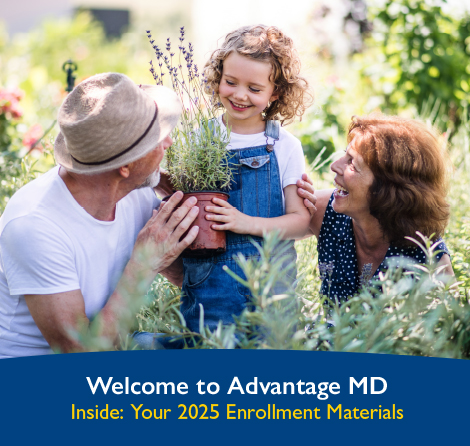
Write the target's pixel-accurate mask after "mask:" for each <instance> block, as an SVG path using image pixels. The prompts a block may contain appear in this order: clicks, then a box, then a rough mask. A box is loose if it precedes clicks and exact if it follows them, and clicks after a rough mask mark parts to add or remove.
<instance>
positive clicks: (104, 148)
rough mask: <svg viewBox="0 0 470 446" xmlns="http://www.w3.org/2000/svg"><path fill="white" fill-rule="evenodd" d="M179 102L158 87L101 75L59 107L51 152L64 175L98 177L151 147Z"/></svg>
mask: <svg viewBox="0 0 470 446" xmlns="http://www.w3.org/2000/svg"><path fill="white" fill-rule="evenodd" d="M180 114H181V103H180V101H179V99H178V97H177V96H176V94H175V93H174V92H173V91H172V90H170V89H168V88H166V87H162V86H152V85H141V86H137V85H136V84H134V82H132V81H131V80H130V79H129V78H128V77H127V76H125V75H124V74H119V73H103V74H97V75H95V76H92V77H90V78H88V79H86V80H85V81H83V82H81V83H80V84H79V85H77V86H76V87H75V88H74V90H73V91H72V92H71V93H70V94H69V95H68V96H67V98H66V99H65V101H64V103H63V104H62V106H61V107H60V110H59V115H58V118H57V120H58V123H59V127H60V133H59V135H58V136H57V138H56V141H55V145H54V153H55V157H56V160H57V162H58V163H59V164H60V165H61V166H63V167H65V168H66V169H67V170H68V171H70V172H77V173H100V172H106V171H109V170H113V169H117V168H118V167H121V166H124V165H126V164H129V163H131V162H132V161H135V160H137V159H139V158H142V157H143V156H144V155H146V154H147V153H149V152H150V151H151V150H153V149H155V147H157V145H158V144H159V143H160V142H161V141H162V140H163V139H164V138H166V137H167V136H168V135H169V134H170V132H171V131H172V130H173V128H174V127H175V126H176V124H177V122H178V119H179V116H180Z"/></svg>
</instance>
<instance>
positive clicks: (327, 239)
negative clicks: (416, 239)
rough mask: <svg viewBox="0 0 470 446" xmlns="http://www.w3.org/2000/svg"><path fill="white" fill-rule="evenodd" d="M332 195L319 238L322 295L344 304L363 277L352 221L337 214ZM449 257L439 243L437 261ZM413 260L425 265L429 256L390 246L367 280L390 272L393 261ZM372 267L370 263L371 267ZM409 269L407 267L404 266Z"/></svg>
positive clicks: (356, 290) (405, 248)
mask: <svg viewBox="0 0 470 446" xmlns="http://www.w3.org/2000/svg"><path fill="white" fill-rule="evenodd" d="M332 202H333V195H331V198H330V201H329V202H328V206H327V208H326V212H325V216H324V218H323V223H322V226H321V230H320V237H319V239H318V263H319V267H320V273H321V276H322V287H321V293H322V294H323V295H325V296H328V297H330V298H331V299H333V300H335V301H338V302H342V301H343V302H344V301H346V300H347V299H348V298H349V297H351V296H354V295H355V294H356V293H357V292H358V290H359V288H360V286H361V284H362V282H363V280H362V279H363V278H364V276H362V277H360V275H359V271H358V265H357V256H356V242H355V239H354V232H353V227H352V219H351V217H348V216H347V215H344V214H338V213H336V212H335V211H334V209H333V206H332ZM444 254H449V251H448V249H447V246H446V245H445V243H444V242H443V241H440V243H439V245H438V246H437V248H436V260H437V261H439V259H440V258H441V257H442V256H443V255H444ZM393 258H394V259H395V260H396V259H397V258H401V259H406V260H409V259H411V260H412V262H413V263H416V262H417V263H426V255H425V253H424V252H423V250H422V249H421V248H419V247H416V248H414V247H404V248H402V247H400V248H399V247H396V246H393V245H390V247H389V248H388V251H387V254H386V255H385V258H384V260H383V262H382V263H381V265H380V266H379V268H378V269H377V270H376V271H375V272H374V273H373V274H372V271H371V270H369V271H370V276H369V277H368V278H367V282H368V281H369V279H370V278H371V277H375V276H378V274H379V272H380V271H384V270H386V269H387V265H389V263H390V259H393ZM369 265H370V264H369ZM405 269H406V267H405Z"/></svg>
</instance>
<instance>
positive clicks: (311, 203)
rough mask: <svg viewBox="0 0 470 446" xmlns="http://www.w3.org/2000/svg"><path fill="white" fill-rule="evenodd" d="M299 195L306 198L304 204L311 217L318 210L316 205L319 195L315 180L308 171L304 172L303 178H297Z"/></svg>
mask: <svg viewBox="0 0 470 446" xmlns="http://www.w3.org/2000/svg"><path fill="white" fill-rule="evenodd" d="M297 195H298V196H299V197H300V198H303V199H304V206H305V207H306V208H307V209H308V211H309V212H310V217H313V215H314V214H315V212H317V208H316V206H315V205H316V204H317V197H316V195H315V189H314V188H313V182H312V180H311V179H310V178H309V177H308V175H307V174H306V173H303V174H302V179H301V180H297Z"/></svg>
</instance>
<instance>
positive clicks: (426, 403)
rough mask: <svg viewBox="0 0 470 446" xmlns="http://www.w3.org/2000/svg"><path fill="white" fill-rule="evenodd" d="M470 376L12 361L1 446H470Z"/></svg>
mask: <svg viewBox="0 0 470 446" xmlns="http://www.w3.org/2000/svg"><path fill="white" fill-rule="evenodd" d="M469 375H470V363H469V362H468V361H463V360H452V359H437V358H420V357H406V356H391V355H373V354H359V353H329V352H305V351H302V352H300V351H299V352H296V351H259V350H239V351H237V350H231V351H227V350H183V351H174V350H173V351H128V352H106V353H81V354H70V355H52V356H41V357H29V358H18V359H4V360H0V383H1V384H0V401H1V404H0V420H1V426H2V429H1V431H2V433H1V434H0V435H1V437H0V444H5V445H7V444H12V445H16V444H18V445H22V444H29V443H30V442H38V441H39V442H42V441H44V442H46V444H48V445H55V444H57V445H75V444H77V445H78V444H80V445H83V444H98V443H99V444H102V442H106V444H113V443H114V444H124V443H126V444H139V443H142V442H148V441H150V442H151V444H164V443H166V444H169V443H171V444H176V445H180V444H191V445H199V444H201V445H202V444H211V443H216V444H242V443H243V444H255V443H258V444H262V443H270V444H274V445H277V444H287V443H289V442H294V441H302V442H305V441H307V442H308V443H309V444H310V443H319V442H324V444H339V443H340V442H343V441H348V442H352V443H357V444H361V445H366V444H377V443H379V444H396V443H398V442H399V443H401V444H416V443H417V442H419V443H425V442H429V443H430V444H437V443H439V442H441V441H442V442H446V443H447V442H449V441H452V442H458V441H465V442H468V440H467V438H466V433H465V432H466V429H465V426H466V425H467V424H466V423H467V419H468V414H467V409H466V403H467V402H468V401H469V400H470V384H469V383H468V376H469ZM103 444H104V443H103Z"/></svg>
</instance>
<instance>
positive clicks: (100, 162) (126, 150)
mask: <svg viewBox="0 0 470 446" xmlns="http://www.w3.org/2000/svg"><path fill="white" fill-rule="evenodd" d="M154 104H155V113H154V115H153V119H152V121H151V122H150V125H149V126H148V127H147V130H145V132H144V133H143V135H142V136H141V137H140V138H139V139H138V140H137V141H136V142H134V144H132V145H131V146H129V147H127V148H126V149H124V150H123V151H122V152H119V153H118V154H117V155H113V156H112V157H110V158H108V159H105V160H103V161H95V162H92V163H85V162H83V161H80V160H78V159H77V158H75V157H74V156H72V155H70V156H71V158H72V159H73V160H74V161H75V162H77V163H79V164H83V165H84V166H99V165H101V164H106V163H109V162H110V161H113V160H115V159H116V158H119V157H120V156H122V155H124V154H125V153H127V152H129V150H131V149H133V148H134V147H135V146H136V145H137V144H139V143H140V141H142V140H143V139H144V138H145V137H146V136H147V133H148V132H150V129H151V128H152V126H153V124H154V122H155V120H156V119H157V113H158V106H157V103H156V102H154Z"/></svg>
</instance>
